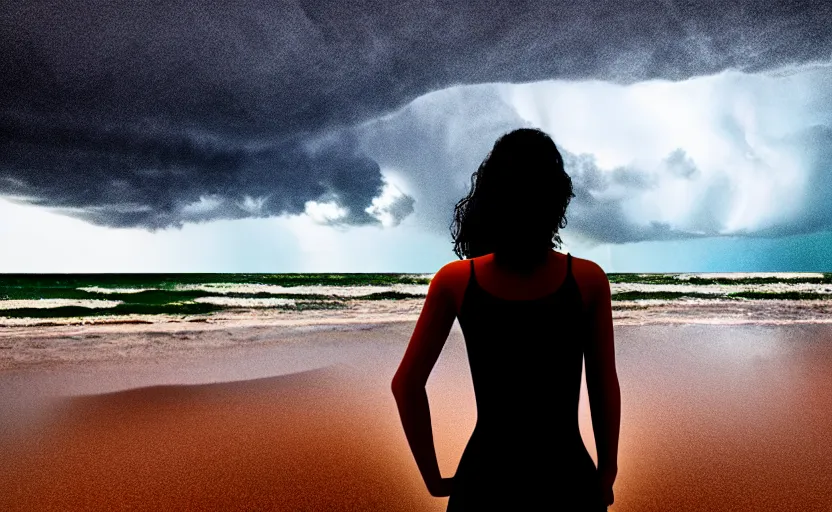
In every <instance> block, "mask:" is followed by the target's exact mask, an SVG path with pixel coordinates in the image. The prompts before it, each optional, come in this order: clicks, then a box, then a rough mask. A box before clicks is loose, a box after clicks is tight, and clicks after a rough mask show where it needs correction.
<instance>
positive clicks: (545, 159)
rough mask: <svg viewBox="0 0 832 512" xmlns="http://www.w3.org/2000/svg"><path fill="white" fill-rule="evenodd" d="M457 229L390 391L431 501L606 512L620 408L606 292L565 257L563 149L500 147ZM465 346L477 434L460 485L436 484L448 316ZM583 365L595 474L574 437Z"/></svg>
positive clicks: (526, 134)
mask: <svg viewBox="0 0 832 512" xmlns="http://www.w3.org/2000/svg"><path fill="white" fill-rule="evenodd" d="M471 185H472V186H471V191H470V193H469V194H468V196H467V197H465V198H463V199H462V200H461V201H459V203H457V205H456V208H455V212H454V222H453V224H452V226H451V229H452V233H453V237H454V252H456V254H457V255H458V256H459V257H460V258H462V257H463V256H464V257H467V258H468V261H465V260H462V261H454V262H451V263H448V264H447V265H445V266H444V267H442V268H441V269H440V270H439V272H437V273H436V275H435V276H434V277H433V279H432V280H431V282H430V286H429V288H428V294H427V297H426V299H425V304H424V307H423V309H422V313H421V315H420V316H419V320H418V322H417V323H416V328H415V330H414V332H413V336H412V337H411V339H410V343H409V345H408V347H407V351H406V352H405V354H404V358H403V359H402V362H401V365H400V366H399V369H398V371H397V372H396V375H395V377H394V378H393V393H394V394H395V396H396V401H397V403H398V407H399V414H400V415H401V419H402V424H403V426H404V431H405V434H406V436H407V440H408V442H409V444H410V448H411V450H412V451H413V455H414V458H415V459H416V463H417V465H418V467H419V471H420V472H421V474H422V478H424V481H425V484H426V485H427V488H428V491H429V492H430V493H431V494H432V495H433V496H437V497H441V496H450V499H449V501H448V510H449V511H453V512H458V511H465V510H570V511H572V510H575V511H577V510H582V511H583V510H586V511H591V510H606V506H607V505H608V504H612V502H613V492H612V485H613V481H614V480H615V477H616V474H617V470H618V466H617V453H618V432H619V423H620V414H621V413H620V411H621V398H620V391H619V386H618V377H617V375H616V370H615V353H614V348H613V328H612V308H611V302H610V286H609V282H608V281H607V277H606V274H605V273H604V271H603V270H601V268H600V267H599V266H598V265H596V264H595V263H593V262H591V261H589V260H585V259H581V258H573V257H572V255H571V254H567V255H563V254H562V253H559V252H556V251H554V250H553V248H555V247H558V248H559V247H560V244H561V239H560V235H559V234H558V230H559V229H560V228H563V227H565V226H566V217H565V214H566V207H567V206H568V205H569V201H570V200H571V198H572V197H574V194H573V192H572V180H571V178H570V177H569V176H568V175H567V174H566V172H565V171H564V167H563V159H562V158H561V155H560V152H559V151H558V149H557V147H556V146H555V143H554V142H553V141H552V139H550V138H549V136H547V135H546V134H545V133H543V132H541V131H539V130H533V129H520V130H515V131H513V132H510V133H507V134H505V135H503V136H502V137H500V138H499V139H498V140H497V142H496V143H495V144H494V147H493V149H492V150H491V152H490V153H489V155H488V156H487V157H486V159H485V161H483V163H482V165H480V167H479V169H478V170H477V171H476V172H475V173H474V175H473V176H472V177H471ZM455 318H458V319H459V324H460V327H461V329H462V333H463V335H464V338H465V344H466V348H467V352H468V360H469V364H470V368H471V376H472V379H473V384H474V393H475V395H476V402H477V423H476V427H475V428H474V432H473V434H472V435H471V438H470V440H469V442H468V445H467V446H466V448H465V451H464V453H463V455H462V458H461V460H460V462H459V466H458V468H457V471H456V475H455V476H454V477H453V478H442V476H441V475H440V472H439V465H438V462H437V459H436V451H435V448H434V444H433V434H432V431H431V421H430V410H429V407H428V398H427V394H426V392H425V384H426V383H427V380H428V375H429V374H430V372H431V370H432V369H433V366H434V364H435V363H436V360H437V358H438V357H439V353H440V352H441V350H442V347H443V345H444V344H445V340H446V338H447V336H448V333H449V332H450V329H451V326H452V325H453V322H454V319H455ZM582 358H583V360H584V362H585V365H586V380H587V389H588V392H589V402H590V409H591V413H592V426H593V430H594V433H595V444H596V447H597V451H598V467H597V468H596V466H595V463H594V462H593V461H592V458H591V457H590V455H589V453H588V452H587V450H586V447H585V446H584V444H583V440H582V439H581V434H580V431H579V429H578V400H579V392H580V383H581V362H582Z"/></svg>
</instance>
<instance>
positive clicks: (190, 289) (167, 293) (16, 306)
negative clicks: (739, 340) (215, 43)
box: [0, 273, 832, 318]
mask: <svg viewBox="0 0 832 512" xmlns="http://www.w3.org/2000/svg"><path fill="white" fill-rule="evenodd" d="M430 278H431V275H430V274H390V273H379V274H0V317H4V318H60V317H73V318H74V317H96V316H107V315H134V314H140V315H158V314H166V315H209V314H211V313H214V312H217V311H222V310H227V309H233V308H252V307H256V308H280V309H291V310H305V309H339V308H344V307H346V304H347V301H349V300H356V299H359V300H402V299H421V298H423V297H424V294H425V292H426V289H427V286H426V285H427V284H429V282H430ZM608 278H609V281H610V283H611V285H612V287H613V296H612V298H613V300H614V301H621V300H628V301H632V300H650V299H660V300H675V299H684V298H696V299H703V300H708V299H716V298H723V299H724V298H729V299H736V300H766V299H785V300H829V299H832V293H830V292H832V273H825V274H821V275H820V276H818V275H807V276H798V277H794V276H791V277H789V278H783V277H777V276H776V275H775V276H771V275H767V276H759V277H757V276H753V275H750V276H749V275H747V274H742V275H741V277H740V276H732V275H731V274H725V275H720V276H718V277H714V276H713V275H711V276H709V277H697V276H695V275H690V274H688V275H686V276H685V278H684V279H683V280H682V279H680V274H608ZM630 285H636V286H635V287H636V288H638V286H639V285H645V286H643V287H642V288H644V289H641V290H632V289H627V288H628V286H629V287H630V288H632V287H633V286H630ZM712 285H725V291H720V292H717V293H714V292H713V291H710V292H708V293H700V292H697V291H696V287H699V286H701V287H703V290H704V287H707V286H712ZM740 285H752V289H748V288H749V286H745V287H744V288H742V289H738V290H735V291H732V290H731V288H732V287H734V286H740ZM766 285H769V286H768V288H766ZM781 285H782V286H781ZM682 286H683V287H684V290H681V289H680V290H679V291H675V290H674V288H676V287H682ZM753 286H760V287H761V290H755V289H753ZM772 286H774V289H775V291H771V288H772ZM616 288H620V289H618V290H616ZM650 288H656V289H655V290H651V289H650ZM790 288H796V289H794V290H792V289H790ZM797 288H799V289H797ZM348 290H355V292H353V293H346V291H348ZM33 301H36V302H33ZM218 302H219V303H218Z"/></svg>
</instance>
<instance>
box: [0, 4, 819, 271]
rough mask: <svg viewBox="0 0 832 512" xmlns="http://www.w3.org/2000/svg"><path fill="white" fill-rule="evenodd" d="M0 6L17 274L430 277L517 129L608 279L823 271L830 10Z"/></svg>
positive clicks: (12, 257) (2, 262) (5, 180)
mask: <svg viewBox="0 0 832 512" xmlns="http://www.w3.org/2000/svg"><path fill="white" fill-rule="evenodd" d="M0 5H2V9H0V240H2V245H3V249H2V251H0V271H3V272H17V271H37V272H50V271H56V272H60V271H189V270H198V271H219V272H222V271H272V272H296V271H401V272H432V271H435V270H436V268H438V267H439V266H441V265H442V264H443V263H445V262H447V261H450V260H451V259H453V258H454V256H453V254H452V252H451V248H452V246H451V242H450V236H449V230H448V226H449V223H450V220H451V212H452V210H453V205H454V204H455V203H456V201H457V200H458V199H459V198H460V197H462V196H463V195H464V194H465V193H466V192H467V187H468V186H469V184H470V175H471V173H472V172H474V171H475V170H476V168H477V166H478V164H479V163H480V162H481V161H482V159H483V158H484V157H485V155H486V154H487V152H488V150H489V149H490V147H491V145H492V144H493V142H494V140H495V139H496V138H497V137H498V136H499V135H500V134H502V133H504V132H506V131H509V130H511V129H514V128H518V127H523V126H534V127H539V128H542V129H544V130H546V131H547V132H548V133H550V134H551V135H552V136H553V138H554V140H555V142H556V143H557V144H558V146H559V147H560V149H561V151H562V153H563V154H564V158H565V163H566V166H567V169H566V170H567V172H568V173H569V174H570V175H571V176H572V178H573V182H574V184H575V193H576V197H575V198H574V199H573V201H572V203H571V205H570V207H569V210H568V211H567V218H568V221H569V223H568V226H567V228H566V229H565V230H564V231H563V234H564V236H563V238H564V241H565V242H566V244H567V248H568V250H570V251H571V252H572V253H573V254H575V255H576V256H583V257H589V258H590V259H595V260H596V261H598V262H599V263H600V264H601V265H602V266H603V267H604V268H605V270H607V271H610V272H612V271H619V272H622V271H644V272H649V271H734V270H741V271H748V270H762V271H773V270H784V271H786V270H814V271H817V270H827V271H832V262H830V259H829V257H828V256H825V254H827V252H826V250H825V248H832V85H830V84H832V29H830V28H828V27H832V4H830V3H829V2H747V1H745V2H744V1H740V2H716V1H714V2H672V1H657V2H604V1H592V2H581V1H577V2H576V1H570V2H543V1H525V2H524V1H512V2H492V1H478V2H467V3H464V2H457V1H446V2H441V1H416V2H401V3H391V2H381V1H356V2H340V1H315V2H271V1H253V0H244V1H238V2H225V1H204V2H175V1H174V2H160V1H141V0H131V1H124V2H112V1H111V2H93V1H81V0H71V1H53V2H42V1H27V2H5V1H0Z"/></svg>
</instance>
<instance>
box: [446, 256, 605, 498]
mask: <svg viewBox="0 0 832 512" xmlns="http://www.w3.org/2000/svg"><path fill="white" fill-rule="evenodd" d="M458 319H459V324H460V327H461V329H462V333H463V336H464V338H465V345H466V350H467V352H468V360H469V366H470V368H471V378H472V381H473V384H474V394H475V396H476V403H477V423H476V427H475V429H474V432H473V434H472V436H471V439H470V440H469V442H468V445H467V446H466V448H465V452H464V453H463V456H462V459H461V460H460V463H459V466H458V469H457V473H456V476H455V478H454V484H453V491H452V494H451V499H450V500H449V502H448V510H471V509H479V508H476V507H488V508H492V507H493V506H495V505H496V504H499V503H501V500H507V501H506V503H510V504H511V505H512V508H515V507H514V506H515V505H517V504H518V503H520V501H523V500H525V499H528V500H529V502H530V503H534V500H539V499H543V500H544V503H545V501H546V496H550V494H551V493H553V492H554V493H555V494H557V495H559V496H560V497H566V495H569V496H568V497H570V499H577V500H578V502H580V501H581V500H585V503H586V508H580V506H578V508H574V509H572V510H584V509H585V510H596V509H597V510H604V508H596V505H597V503H598V501H599V499H600V498H599V497H600V494H599V493H598V488H597V472H596V471H595V464H594V462H593V461H592V458H591V457H590V455H589V453H588V452H587V450H586V447H585V446H584V444H583V440H582V439H581V434H580V430H579V428H578V402H579V397H580V386H581V365H582V359H583V342H584V339H585V331H586V329H587V326H586V323H585V322H584V321H583V319H584V315H583V303H582V300H581V294H580V290H579V289H578V285H577V283H576V281H575V278H574V277H573V275H572V255H571V254H567V271H566V278H565V280H564V282H563V284H561V286H560V287H559V288H558V289H557V290H556V291H555V292H553V293H550V294H548V295H546V296H544V297H541V298H538V299H532V300H508V299H501V298H499V297H496V296H494V295H492V294H490V293H489V292H487V291H485V290H484V289H482V288H481V287H480V285H479V283H478V282H477V276H476V272H475V271H474V262H473V260H472V261H471V275H470V278H469V281H468V286H467V288H466V290H465V295H464V298H463V300H462V304H461V306H460V311H459V315H458ZM533 468H542V470H537V469H533ZM562 475H565V476H562ZM521 488H522V489H521ZM564 493H565V494H564ZM550 497H551V496H550ZM518 500H520V501H518ZM559 500H560V498H558V501H559ZM549 501H550V502H551V500H549ZM475 505H476V506H475ZM576 505H578V503H576ZM507 506H508V505H507Z"/></svg>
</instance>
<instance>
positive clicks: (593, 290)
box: [572, 256, 610, 306]
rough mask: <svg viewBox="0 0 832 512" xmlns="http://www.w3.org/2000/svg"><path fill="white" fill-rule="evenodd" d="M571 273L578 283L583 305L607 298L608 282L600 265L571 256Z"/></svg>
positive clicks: (608, 293)
mask: <svg viewBox="0 0 832 512" xmlns="http://www.w3.org/2000/svg"><path fill="white" fill-rule="evenodd" d="M572 275H573V276H574V278H575V282H576V283H577V284H578V289H579V290H580V292H581V298H582V299H583V303H584V306H589V305H591V304H592V303H593V302H595V301H597V300H609V295H610V282H609V279H608V278H607V273H606V272H604V269H603V268H601V266H600V265H598V264H597V263H595V262H594V261H592V260H588V259H584V258H576V257H575V256H572Z"/></svg>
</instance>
